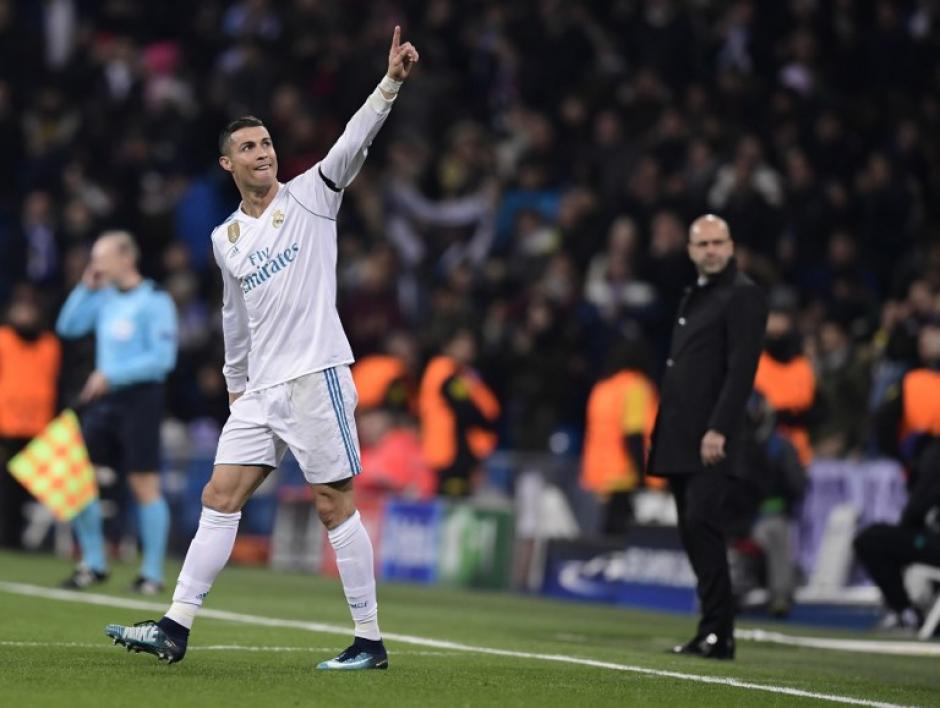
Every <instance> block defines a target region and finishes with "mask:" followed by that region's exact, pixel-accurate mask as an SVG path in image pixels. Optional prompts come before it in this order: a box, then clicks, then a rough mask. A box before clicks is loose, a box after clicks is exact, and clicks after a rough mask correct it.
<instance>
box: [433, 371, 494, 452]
mask: <svg viewBox="0 0 940 708" xmlns="http://www.w3.org/2000/svg"><path fill="white" fill-rule="evenodd" d="M458 373H459V374H460V376H461V379H462V381H463V382H464V383H465V384H466V386H467V389H468V395H469V397H470V400H471V401H472V402H473V404H474V405H475V406H476V407H477V409H479V411H480V413H482V414H483V416H484V417H485V418H486V419H487V420H496V418H497V417H498V416H499V410H500V409H499V401H497V400H496V396H495V395H493V392H492V391H490V389H489V388H487V386H486V384H484V383H483V382H482V381H480V379H479V378H477V377H476V376H475V375H472V374H469V373H468V372H463V371H461V367H460V365H459V364H458V363H457V362H456V361H454V360H453V359H451V358H450V357H447V356H437V357H434V358H433V359H432V360H431V361H430V363H428V367H427V369H425V371H424V377H423V378H422V379H421V389H420V392H419V394H418V414H419V417H420V419H421V449H422V451H423V453H424V459H425V461H426V462H427V463H428V464H429V465H430V466H431V467H433V468H434V469H443V468H445V467H449V466H450V465H452V464H453V463H454V459H455V458H456V457H457V436H458V435H461V434H463V435H466V439H467V445H468V446H469V448H470V451H471V452H472V453H473V455H474V456H475V457H476V458H477V459H478V460H482V459H483V458H484V457H486V456H488V455H489V454H490V453H491V452H493V449H494V448H495V447H496V434H495V433H491V432H490V431H488V430H482V429H479V428H470V429H469V430H466V431H459V430H457V417H456V416H455V415H454V412H453V410H451V408H450V406H449V405H448V404H447V399H446V398H445V397H444V394H443V392H442V389H443V387H444V382H445V381H447V379H449V378H450V377H451V376H453V375H455V374H458Z"/></svg>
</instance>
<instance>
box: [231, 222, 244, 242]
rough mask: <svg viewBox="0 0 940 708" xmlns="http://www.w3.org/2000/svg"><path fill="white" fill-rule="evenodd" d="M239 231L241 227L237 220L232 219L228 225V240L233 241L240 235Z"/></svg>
mask: <svg viewBox="0 0 940 708" xmlns="http://www.w3.org/2000/svg"><path fill="white" fill-rule="evenodd" d="M241 233H242V232H241V227H240V226H239V225H238V222H237V221H233V222H232V223H231V224H229V225H228V242H229V243H235V242H236V241H237V240H238V237H239V236H241Z"/></svg>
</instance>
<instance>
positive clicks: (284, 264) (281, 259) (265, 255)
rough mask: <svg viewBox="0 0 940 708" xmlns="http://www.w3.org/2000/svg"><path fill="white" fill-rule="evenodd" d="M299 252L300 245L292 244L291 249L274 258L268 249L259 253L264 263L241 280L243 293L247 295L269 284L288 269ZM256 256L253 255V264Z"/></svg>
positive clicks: (288, 248)
mask: <svg viewBox="0 0 940 708" xmlns="http://www.w3.org/2000/svg"><path fill="white" fill-rule="evenodd" d="M299 251H300V245H299V244H297V243H292V244H291V245H290V246H289V247H287V248H285V249H284V250H283V251H281V252H279V253H275V254H274V255H273V256H271V255H269V251H268V250H267V249H264V250H263V251H261V252H259V255H260V256H261V257H262V260H263V261H264V263H263V264H262V265H260V266H258V267H257V268H256V269H255V270H254V271H252V272H251V273H249V274H248V275H246V276H244V277H243V278H242V279H241V286H242V292H243V293H244V294H245V295H247V294H248V293H250V292H251V291H252V290H254V289H255V288H257V287H258V286H260V285H263V284H264V283H266V282H268V280H270V279H271V278H273V277H274V276H275V275H277V274H278V273H280V272H281V271H282V270H284V269H286V268H288V267H289V266H290V264H291V263H292V262H293V261H294V258H295V257H296V256H297V253H298V252H299ZM254 256H255V254H252V255H251V262H252V263H254V262H255V258H254Z"/></svg>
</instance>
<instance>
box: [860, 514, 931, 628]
mask: <svg viewBox="0 0 940 708" xmlns="http://www.w3.org/2000/svg"><path fill="white" fill-rule="evenodd" d="M855 552H856V554H857V555H858V559H859V560H860V561H861V563H862V565H863V566H865V570H866V571H867V572H868V575H869V576H871V579H872V580H874V581H875V584H876V585H877V586H878V589H879V590H881V594H882V595H884V599H885V604H886V605H887V606H888V607H890V608H891V609H892V610H894V611H895V612H901V611H902V610H904V609H905V608H908V607H910V606H911V598H910V597H908V595H907V590H906V589H905V588H904V575H903V574H904V569H905V568H906V567H907V566H908V565H910V564H911V563H924V564H926V565H937V566H940V536H937V535H936V534H932V533H926V532H924V531H919V530H916V529H910V528H905V527H903V526H892V525H890V524H874V525H872V526H869V527H868V528H866V529H865V530H863V531H862V532H861V533H860V534H859V535H858V536H856V537H855Z"/></svg>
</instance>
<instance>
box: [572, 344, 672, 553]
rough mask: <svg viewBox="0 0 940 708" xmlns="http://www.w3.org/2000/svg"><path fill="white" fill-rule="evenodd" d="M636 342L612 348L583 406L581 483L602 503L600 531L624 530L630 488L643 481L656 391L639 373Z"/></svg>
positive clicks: (630, 512) (629, 515)
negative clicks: (584, 412)
mask: <svg viewBox="0 0 940 708" xmlns="http://www.w3.org/2000/svg"><path fill="white" fill-rule="evenodd" d="M640 347H641V344H640V343H639V342H626V341H625V342H621V343H619V344H618V345H617V346H616V347H615V348H614V349H613V350H612V351H611V353H610V355H609V357H608V361H607V366H606V367H605V375H604V377H603V378H602V379H601V380H600V381H598V382H597V383H596V384H594V388H592V389H591V395H590V397H589V398H588V406H587V427H586V430H585V434H584V451H583V453H582V456H581V486H582V487H583V488H584V489H586V490H587V491H589V492H592V493H593V494H594V495H595V496H596V497H597V498H598V500H599V501H601V503H603V505H604V512H603V516H602V522H601V528H600V530H601V532H602V533H603V534H605V535H611V536H615V535H622V534H624V533H625V532H626V530H627V526H628V525H629V522H630V520H631V518H632V516H633V509H632V506H631V503H632V502H631V498H632V494H631V493H632V491H633V490H634V489H636V488H637V487H638V486H640V485H641V484H642V483H643V480H644V468H645V464H646V454H647V452H648V451H649V441H650V434H651V433H652V431H653V424H654V423H655V421H656V410H657V407H658V405H659V397H658V395H657V393H656V387H655V386H654V385H653V383H652V381H650V379H649V377H648V376H647V375H646V374H645V373H643V366H642V363H641V358H642V357H641V352H640V350H639V348H640Z"/></svg>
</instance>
